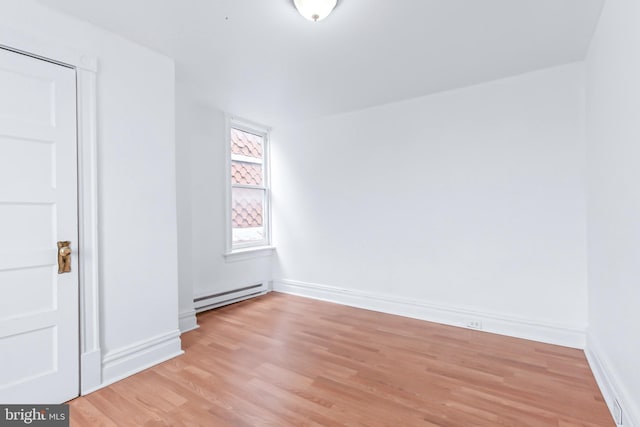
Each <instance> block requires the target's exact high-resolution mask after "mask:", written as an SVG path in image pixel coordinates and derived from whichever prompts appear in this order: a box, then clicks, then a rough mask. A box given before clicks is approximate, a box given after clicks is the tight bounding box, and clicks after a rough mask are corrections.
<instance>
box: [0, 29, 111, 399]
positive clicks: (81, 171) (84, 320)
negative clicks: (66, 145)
mask: <svg viewBox="0 0 640 427" xmlns="http://www.w3.org/2000/svg"><path fill="white" fill-rule="evenodd" d="M0 40H2V43H0V47H2V48H4V49H8V50H12V51H15V52H18V53H22V54H25V55H29V56H33V57H35V58H39V59H43V60H46V61H49V62H53V63H57V64H60V65H63V66H66V67H70V68H73V69H74V70H75V71H76V101H77V114H76V116H77V117H76V120H77V145H78V147H77V148H78V238H79V242H78V269H79V270H78V276H79V308H80V322H79V323H80V325H79V326H80V328H79V336H80V384H79V391H80V394H81V395H84V394H87V393H90V392H92V391H94V390H96V389H98V388H100V387H101V384H102V351H101V335H100V264H101V263H100V250H99V249H100V244H99V243H100V228H99V211H98V195H99V191H100V182H99V177H98V155H99V153H98V138H97V110H96V105H97V104H96V103H97V99H96V81H97V75H98V61H97V58H95V57H93V56H90V55H85V54H82V53H78V52H76V51H74V50H73V49H68V48H66V47H63V46H60V45H56V44H52V43H51V42H48V41H43V40H39V39H37V38H33V37H31V36H29V35H26V34H22V33H20V32H18V31H15V30H13V29H12V30H9V29H6V28H0Z"/></svg>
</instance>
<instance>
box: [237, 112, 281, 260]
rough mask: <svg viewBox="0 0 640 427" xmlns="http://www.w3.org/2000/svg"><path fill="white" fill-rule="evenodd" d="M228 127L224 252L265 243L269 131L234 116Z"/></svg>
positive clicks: (268, 235) (267, 238)
mask: <svg viewBox="0 0 640 427" xmlns="http://www.w3.org/2000/svg"><path fill="white" fill-rule="evenodd" d="M228 129H229V130H228V137H229V139H228V141H229V143H228V152H229V156H228V158H227V160H228V169H227V170H228V178H227V179H228V180H229V189H230V194H229V204H230V209H228V210H227V215H228V236H229V238H228V248H227V252H228V253H234V252H238V251H242V252H246V251H244V250H249V249H252V248H263V247H269V246H270V244H271V233H270V223H269V216H270V215H269V213H270V210H269V155H268V153H269V132H268V130H267V129H265V128H261V127H258V126H255V125H251V124H248V123H246V122H242V121H239V120H235V119H230V120H229V127H228Z"/></svg>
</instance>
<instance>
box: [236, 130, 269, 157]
mask: <svg viewBox="0 0 640 427" xmlns="http://www.w3.org/2000/svg"><path fill="white" fill-rule="evenodd" d="M263 147H264V139H263V138H262V137H261V136H258V135H254V134H252V133H248V132H243V131H241V130H238V129H233V128H231V154H236V155H239V156H246V157H254V158H256V159H262V152H263Z"/></svg>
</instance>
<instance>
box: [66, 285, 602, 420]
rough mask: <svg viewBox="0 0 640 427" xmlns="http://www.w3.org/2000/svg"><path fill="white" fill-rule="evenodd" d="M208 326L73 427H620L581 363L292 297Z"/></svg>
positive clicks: (527, 345)
mask: <svg viewBox="0 0 640 427" xmlns="http://www.w3.org/2000/svg"><path fill="white" fill-rule="evenodd" d="M198 321H199V323H200V329H197V330H195V331H192V332H189V333H187V334H184V335H183V336H182V337H183V347H184V350H186V354H185V355H183V356H181V357H178V358H176V359H173V360H170V361H168V362H165V363H163V364H161V365H158V366H156V367H154V368H151V369H148V370H146V371H144V372H142V373H140V374H137V375H135V376H133V377H130V378H127V379H125V380H123V381H120V382H118V383H116V384H113V385H111V386H109V387H107V388H104V389H102V390H100V391H97V392H95V393H92V394H90V395H88V396H85V397H81V398H78V399H75V400H73V401H72V402H71V425H75V426H99V425H105V426H107V425H108V426H129V425H131V426H134V425H135V426H140V425H145V426H156V425H157V426H162V425H174V426H180V425H193V426H196V425H202V426H252V427H253V426H290V425H295V426H339V425H348V426H442V427H445V426H456V427H471V426H491V427H494V426H518V427H520V426H536V427H537V426H557V427H576V426H585V427H587V426H588V427H596V426H597V427H602V426H613V425H614V423H613V421H612V420H611V417H610V415H609V413H608V411H607V408H606V406H605V403H604V402H603V399H602V396H601V394H600V391H599V390H598V388H597V386H596V383H595V380H594V378H593V375H592V374H591V372H590V370H589V368H588V366H587V362H586V360H585V357H584V353H583V352H582V351H580V350H575V349H569V348H564V347H558V346H553V345H547V344H540V343H536V342H531V341H525V340H520V339H515V338H508V337H503V336H498V335H493V334H488V333H483V332H477V331H472V330H465V329H460V328H454V327H449V326H443V325H439V324H435V323H428V322H422V321H419V320H412V319H406V318H403V317H398V316H391V315H386V314H381V313H375V312H371V311H366V310H359V309H355V308H350V307H344V306H340V305H335V304H330V303H325V302H319V301H314V300H310V299H305V298H299V297H294V296H290V295H284V294H278V293H271V294H269V295H265V296H263V297H260V298H257V299H253V300H249V301H245V302H242V303H239V304H235V305H232V306H228V307H225V308H222V309H218V310H214V311H210V312H207V313H203V314H201V315H199V316H198Z"/></svg>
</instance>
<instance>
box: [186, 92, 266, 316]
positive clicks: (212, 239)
mask: <svg viewBox="0 0 640 427" xmlns="http://www.w3.org/2000/svg"><path fill="white" fill-rule="evenodd" d="M196 98H197V97H196V96H194V95H193V94H192V92H190V88H189V87H188V85H187V84H183V83H182V84H181V83H180V82H179V83H178V85H177V100H178V102H177V107H176V108H177V117H178V119H177V147H178V152H179V155H178V158H177V161H178V163H177V171H178V183H179V184H178V185H179V193H180V207H179V211H180V212H181V213H180V218H181V220H180V224H181V226H180V242H181V243H180V248H181V251H182V250H185V251H186V252H184V253H189V254H190V255H189V256H186V255H185V256H184V257H183V256H181V258H180V272H181V273H180V288H181V305H180V307H181V309H180V311H181V313H186V312H188V311H189V310H192V308H193V304H192V303H193V298H194V297H202V296H208V295H212V294H216V293H219V292H224V291H228V290H233V289H237V288H239V287H244V286H247V285H252V284H255V283H258V282H265V281H266V282H270V281H271V280H272V274H271V264H272V261H271V257H258V258H254V259H250V260H244V261H237V262H227V261H226V260H225V258H224V256H223V255H224V253H225V250H226V242H225V238H226V237H225V226H226V224H225V197H226V193H225V186H226V180H225V156H226V152H225V144H226V136H225V131H226V130H225V129H226V123H225V115H224V113H223V112H221V111H219V110H217V109H214V108H211V107H208V106H206V105H204V104H202V103H200V102H199V101H197V99H196ZM189 292H192V295H191V301H189Z"/></svg>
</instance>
